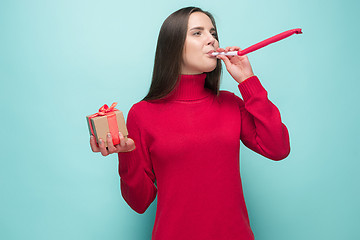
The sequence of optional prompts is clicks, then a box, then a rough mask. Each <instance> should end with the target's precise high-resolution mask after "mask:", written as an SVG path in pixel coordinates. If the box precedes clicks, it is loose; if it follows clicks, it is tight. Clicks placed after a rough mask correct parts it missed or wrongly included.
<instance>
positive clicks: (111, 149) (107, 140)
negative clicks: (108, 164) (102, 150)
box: [106, 133, 116, 153]
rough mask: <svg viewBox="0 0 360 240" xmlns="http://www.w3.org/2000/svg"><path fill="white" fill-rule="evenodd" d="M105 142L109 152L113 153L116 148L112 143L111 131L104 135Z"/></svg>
mask: <svg viewBox="0 0 360 240" xmlns="http://www.w3.org/2000/svg"><path fill="white" fill-rule="evenodd" d="M106 142H107V145H108V149H109V153H114V152H115V151H116V148H115V147H114V144H113V142H112V137H111V133H108V134H107V135H106Z"/></svg>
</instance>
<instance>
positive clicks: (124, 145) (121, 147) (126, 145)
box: [90, 132, 135, 156]
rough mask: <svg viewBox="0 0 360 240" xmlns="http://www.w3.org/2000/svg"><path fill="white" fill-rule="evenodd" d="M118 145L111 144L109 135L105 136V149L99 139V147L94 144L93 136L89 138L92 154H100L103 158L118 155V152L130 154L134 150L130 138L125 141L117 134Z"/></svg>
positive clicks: (102, 141) (132, 141)
mask: <svg viewBox="0 0 360 240" xmlns="http://www.w3.org/2000/svg"><path fill="white" fill-rule="evenodd" d="M119 138H120V143H119V144H117V145H115V146H114V144H113V142H112V138H111V134H110V133H109V134H108V136H107V139H106V141H107V145H108V147H107V148H106V147H105V143H104V140H102V139H101V138H100V139H99V142H100V143H99V145H98V144H97V143H96V140H95V137H94V136H93V135H91V136H90V146H91V150H92V151H93V152H101V154H102V155H103V156H107V155H109V154H111V153H119V152H130V151H132V150H134V149H135V142H134V140H132V139H131V138H128V139H127V141H125V138H124V135H122V133H121V132H119Z"/></svg>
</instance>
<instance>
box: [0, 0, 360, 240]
mask: <svg viewBox="0 0 360 240" xmlns="http://www.w3.org/2000/svg"><path fill="white" fill-rule="evenodd" d="M191 5H195V6H199V7H201V8H203V9H204V10H208V11H210V12H212V13H213V15H214V16H215V18H216V20H217V26H218V29H219V37H220V45H221V46H223V47H226V46H232V45H238V46H240V47H242V48H246V47H248V46H250V45H252V44H254V43H256V42H259V41H261V40H264V39H265V38H268V37H270V36H273V35H275V34H277V33H280V32H283V31H285V30H289V29H293V28H302V29H303V33H304V34H302V35H294V36H292V37H290V38H288V39H286V40H283V41H281V42H279V43H275V44H273V45H270V46H268V47H266V48H263V49H262V50H259V51H256V52H253V53H250V54H249V55H248V56H249V60H250V62H251V64H252V67H253V70H254V72H255V74H256V75H257V76H258V77H259V79H260V81H261V82H262V84H263V86H264V87H265V89H266V90H267V91H268V93H269V99H270V100H271V101H272V102H273V103H274V104H275V105H276V106H277V107H278V108H279V110H280V113H281V116H282V120H283V122H284V123H285V124H286V126H287V127H288V129H289V132H290V138H291V153H290V155H289V156H288V157H287V158H286V159H285V160H283V161H280V162H274V161H272V160H269V159H266V158H264V157H262V156H260V155H259V154H257V153H254V152H252V151H251V150H249V149H247V148H246V147H245V146H244V145H241V174H242V180H243V186H244V194H245V199H246V202H247V206H248V211H249V217H250V222H251V226H252V229H253V231H254V234H255V236H256V239H257V240H271V239H274V240H275V239H276V240H289V239H291V240H303V239H328V240H330V239H331V240H332V239H360V236H359V233H358V231H357V230H356V229H357V227H358V226H359V224H360V218H359V214H360V211H359V203H360V193H359V187H358V186H359V180H360V177H359V174H358V172H359V167H360V164H359V159H360V158H359V143H360V141H359V140H360V139H359V135H360V131H359V126H358V122H359V121H358V119H359V117H360V114H359V109H360V108H359V107H358V103H359V96H358V91H359V87H360V84H359V80H360V79H359V74H358V69H359V60H358V57H359V53H360V51H359V46H358V42H359V36H360V35H359V31H358V29H359V26H358V23H359V20H360V19H359V17H358V15H357V14H358V12H359V10H360V4H359V2H358V1H339V0H337V1H324V0H322V1H313V0H302V1H300V0H299V1H285V0H276V1H266V0H261V1H250V0H248V1H237V0H222V1H204V0H202V1H181V2H178V1H165V0H162V1H157V0H155V1H145V0H140V1H115V0H105V1H84V0H82V1H81V0H80V1H79V0H72V1H69V0H62V1H45V0H43V1H41V0H32V1H30V0H29V1H25V0H24V1H20V0H17V1H16V0H12V1H10V0H5V1H4V0H2V1H1V2H0V29H1V32H0V80H1V85H0V100H1V101H0V102H1V112H2V113H1V120H0V121H1V123H0V124H1V140H0V141H1V145H0V146H1V161H0V194H1V198H0V239H4V240H5V239H38V240H40V239H77V240H79V239H86V240H88V239H94V240H95V239H131V240H138V239H139V240H145V239H151V231H152V227H153V224H154V218H155V212H156V202H157V199H156V200H155V201H154V202H153V203H152V205H151V206H150V207H149V209H148V210H147V211H146V212H145V213H144V214H137V213H136V212H134V211H133V210H132V209H131V208H130V207H129V206H128V205H127V204H126V202H125V201H124V200H123V198H122V197H121V194H120V189H119V176H118V173H117V167H118V163H117V156H116V155H110V156H107V157H103V156H102V155H101V154H100V153H93V152H92V151H91V149H90V146H89V133H88V128H87V124H86V119H85V116H86V115H89V114H92V113H95V112H96V111H97V110H98V109H99V108H100V107H101V106H102V105H103V104H105V103H106V104H108V105H110V104H111V103H112V102H118V106H117V107H118V108H119V109H121V110H122V111H123V112H124V113H125V118H126V116H127V112H128V111H129V109H130V107H131V106H132V105H133V104H134V103H136V102H138V101H139V100H140V99H141V98H143V97H144V96H145V94H146V93H147V91H148V88H149V86H150V81H151V74H152V67H153V60H154V54H155V47H156V41H157V36H158V33H159V30H160V27H161V24H162V22H163V21H164V20H165V18H166V17H167V16H168V15H169V14H171V13H172V12H174V11H175V10H177V9H179V8H182V7H185V6H191ZM224 70H225V68H224ZM221 88H222V89H224V90H229V91H232V92H235V94H237V95H238V96H241V94H240V92H239V91H238V89H237V84H236V82H235V81H234V80H233V79H232V78H231V76H230V75H229V74H228V73H227V72H226V70H225V72H224V74H223V78H222V83H221ZM214 138H216V136H215V135H214Z"/></svg>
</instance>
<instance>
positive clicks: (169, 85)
mask: <svg viewBox="0 0 360 240" xmlns="http://www.w3.org/2000/svg"><path fill="white" fill-rule="evenodd" d="M194 12H202V13H204V14H206V15H207V16H208V17H209V18H210V20H211V22H212V24H213V25H214V28H215V31H216V32H217V29H216V24H215V19H214V17H213V16H212V15H211V13H209V12H206V11H203V10H202V9H200V8H198V7H186V8H182V9H179V10H177V11H176V12H174V13H172V14H171V15H170V16H168V17H167V18H166V19H165V21H164V23H163V24H162V26H161V29H160V33H159V37H158V41H157V46H156V53H155V61H154V69H153V75H152V81H151V86H150V90H149V93H148V94H147V95H146V96H145V98H143V99H142V100H155V99H160V98H163V97H165V96H166V95H168V94H169V93H170V92H171V91H172V90H173V89H174V88H175V87H176V84H177V80H178V77H179V75H180V74H181V62H182V56H183V55H182V54H183V49H184V44H185V39H186V34H187V28H188V21H189V16H190V14H191V13H194ZM215 38H216V40H218V41H219V39H218V36H217V35H216V37H215ZM220 75H221V60H220V59H217V64H216V68H215V69H214V70H213V71H211V72H208V73H206V79H205V86H204V87H205V88H208V89H210V90H211V91H212V92H213V93H214V94H216V95H218V93H219V86H220Z"/></svg>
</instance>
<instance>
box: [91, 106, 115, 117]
mask: <svg viewBox="0 0 360 240" xmlns="http://www.w3.org/2000/svg"><path fill="white" fill-rule="evenodd" d="M116 104H117V102H114V103H113V104H111V106H110V107H109V106H108V105H106V104H104V106H102V107H101V108H99V111H98V112H97V113H95V114H93V115H91V116H90V118H93V117H97V116H104V115H107V113H110V112H114V111H116V110H117V109H116V108H115V106H116Z"/></svg>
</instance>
